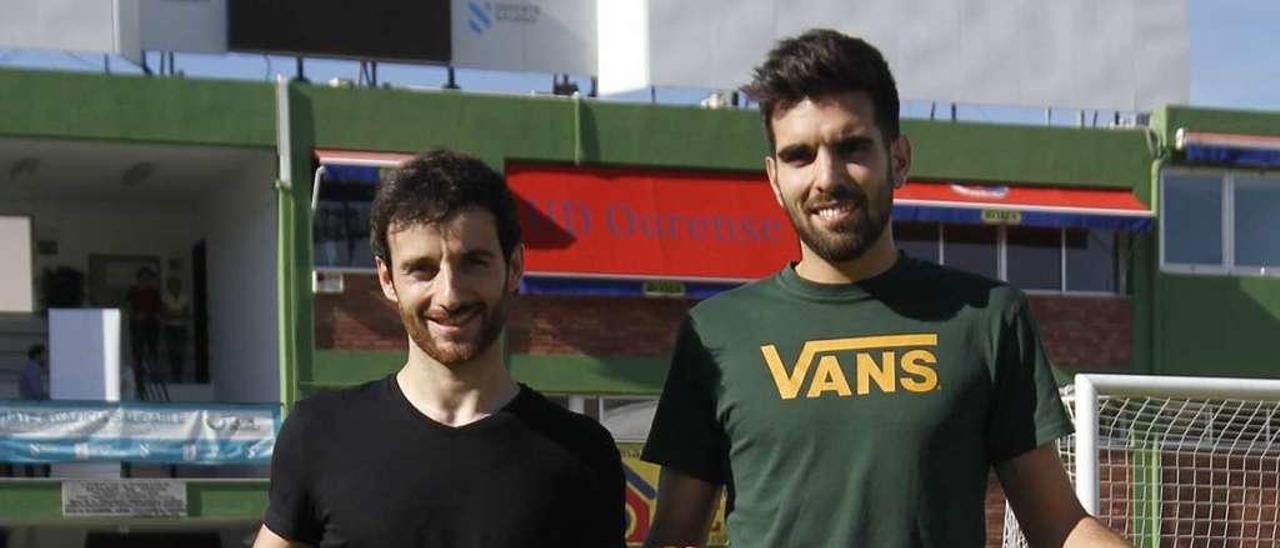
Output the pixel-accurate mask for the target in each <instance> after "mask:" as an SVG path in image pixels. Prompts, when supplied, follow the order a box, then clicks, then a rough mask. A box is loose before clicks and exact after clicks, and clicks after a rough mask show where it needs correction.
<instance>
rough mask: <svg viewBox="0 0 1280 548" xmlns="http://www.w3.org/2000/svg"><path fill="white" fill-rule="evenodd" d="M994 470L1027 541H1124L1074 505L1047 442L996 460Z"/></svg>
mask: <svg viewBox="0 0 1280 548" xmlns="http://www.w3.org/2000/svg"><path fill="white" fill-rule="evenodd" d="M996 475H997V476H999V477H1000V485H1001V486H1003V487H1004V492H1005V496H1006V497H1008V499H1009V506H1011V507H1012V508H1013V513H1014V514H1015V515H1016V516H1017V517H1018V524H1019V525H1021V526H1022V532H1023V534H1025V535H1026V537H1027V541H1028V542H1029V543H1030V544H1031V546H1036V547H1058V546H1065V547H1085V546H1090V547H1092V546H1101V547H1107V546H1123V547H1128V546H1130V544H1129V543H1128V542H1125V541H1124V539H1122V538H1120V536H1119V535H1116V534H1115V533H1113V532H1111V530H1110V529H1107V527H1106V526H1105V525H1102V523H1101V522H1099V521H1098V520H1096V519H1094V518H1093V517H1092V516H1090V515H1089V514H1088V513H1086V512H1085V511H1084V508H1083V507H1081V506H1080V501H1079V500H1078V499H1076V494H1075V491H1074V490H1073V489H1072V488H1071V482H1070V480H1069V479H1067V473H1066V471H1064V470H1063V469H1062V461H1061V460H1059V459H1058V453H1057V451H1055V450H1054V447H1053V444H1052V443H1048V444H1045V445H1041V446H1040V447H1038V448H1036V449H1032V450H1031V451H1028V452H1026V453H1023V454H1022V455H1019V456H1017V457H1014V458H1012V459H1009V460H1007V461H1004V462H1002V463H1000V464H998V465H996Z"/></svg>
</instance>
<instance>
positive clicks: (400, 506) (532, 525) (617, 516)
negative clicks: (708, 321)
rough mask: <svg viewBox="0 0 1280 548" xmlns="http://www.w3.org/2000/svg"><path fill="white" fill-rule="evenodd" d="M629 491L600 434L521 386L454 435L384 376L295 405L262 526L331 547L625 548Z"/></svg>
mask: <svg viewBox="0 0 1280 548" xmlns="http://www.w3.org/2000/svg"><path fill="white" fill-rule="evenodd" d="M624 482H625V480H624V479H623V475H622V462H621V458H620V457H619V454H618V449H617V446H616V445H614V443H613V440H612V438H611V437H610V435H609V433H608V431H606V430H605V429H604V428H603V427H601V426H600V425H599V424H597V423H596V422H595V421H593V420H592V419H590V418H588V417H585V416H582V415H578V414H575V413H572V412H569V411H567V410H565V409H563V408H561V407H559V406H557V405H556V404H554V403H552V402H550V401H548V400H547V399H546V398H545V397H543V396H542V395H541V394H539V393H537V392H535V391H534V390H533V389H531V388H529V387H527V386H523V385H521V387H520V392H519V393H518V394H517V395H516V397H515V398H514V399H512V401H511V402H510V403H508V404H507V405H506V406H505V407H503V408H502V409H501V410H499V411H498V412H496V413H494V414H492V415H490V416H488V417H486V418H484V419H481V420H479V421H477V422H474V423H471V424H468V425H465V426H462V427H458V428H454V427H449V426H445V425H442V424H440V423H437V422H435V421H432V420H431V419H430V418H428V417H426V416H425V415H423V414H422V413H420V412H419V411H417V410H416V409H414V407H413V406H412V405H411V404H410V403H409V400H407V399H406V398H405V397H404V395H403V394H402V393H401V391H400V387H399V384H398V383H397V382H396V378H395V376H394V375H391V376H388V377H387V378H385V379H382V380H378V381H374V382H370V383H367V384H364V385H362V386H358V387H354V388H349V389H345V390H339V391H334V392H329V393H324V394H320V395H317V396H315V397H312V398H309V399H307V400H305V401H303V402H301V403H299V404H298V406H297V407H296V408H295V409H294V411H293V413H291V414H290V415H289V419H288V420H287V421H285V424H284V427H283V428H282V429H281V430H280V435H279V437H278V439H277V441H276V446H275V454H274V456H273V459H272V466H271V503H270V507H269V508H268V509H267V515H266V521H265V524H266V526H267V528H269V529H271V530H272V531H273V532H275V533H276V534H278V535H280V536H282V537H284V538H286V539H289V540H290V541H293V542H302V543H308V544H313V545H318V546H325V547H328V546H373V547H380V548H381V547H417V546H431V547H508V546H511V547H515V546H521V547H523V546H590V547H596V546H621V545H622V538H623V535H624V529H625V527H626V524H625V520H626V517H625V513H624V512H625V510H624V506H623V505H624V496H625V495H624V489H625V483H624Z"/></svg>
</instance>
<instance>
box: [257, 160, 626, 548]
mask: <svg viewBox="0 0 1280 548" xmlns="http://www.w3.org/2000/svg"><path fill="white" fill-rule="evenodd" d="M371 225H372V227H371V238H370V240H371V244H372V248H373V252H374V255H375V259H376V263H377V269H378V281H379V282H380V284H381V286H382V291H383V294H384V295H385V296H386V298H387V299H389V300H390V301H391V302H392V303H394V304H395V305H396V309H397V310H398V312H399V315H400V319H401V322H402V323H403V325H404V328H405V331H406V332H407V333H408V348H409V351H408V360H407V362H406V363H405V365H404V367H403V368H402V369H400V371H399V372H398V373H396V374H394V375H391V376H388V377H386V378H383V379H380V380H377V381H373V382H370V383H367V384H364V385H362V386H358V387H355V388H350V389H346V390H339V391H334V392H329V393H324V394H321V395H318V396H316V397H313V398H310V399H307V400H305V401H303V402H301V403H299V404H298V405H297V407H296V408H295V409H294V410H293V413H292V414H291V415H290V416H289V419H288V420H287V421H286V422H285V424H284V427H283V428H282V429H281V431H280V435H279V438H278V440H277V442H276V446H275V454H274V457H273V460H272V468H271V500H270V506H269V507H268V509H267V515H266V519H265V520H264V523H263V528H262V530H261V531H260V532H259V535H258V539H257V542H256V543H255V544H254V546H255V547H257V548H282V547H287V546H293V545H299V544H310V545H318V546H375V547H393V546H394V547H417V546H431V547H496V548H501V547H517V546H521V547H523V546H582V547H598V546H621V545H622V538H623V534H624V529H625V514H624V509H623V504H624V480H623V475H622V465H621V458H620V457H619V454H618V450H617V447H616V446H615V445H614V443H613V440H612V438H611V437H610V435H609V433H608V432H607V431H606V430H604V428H602V427H601V426H600V425H598V424H596V423H595V422H594V421H593V420H591V419H590V418H587V417H585V416H581V415H577V414H574V413H571V412H569V411H567V410H564V409H563V408H561V407H559V406H557V405H555V404H554V403H551V402H550V401H548V400H547V399H546V398H545V397H543V396H542V395H541V394H538V393H537V392H535V391H534V390H533V389H531V388H529V387H527V386H523V385H520V384H517V383H516V382H515V381H514V380H513V379H512V378H511V375H510V373H509V372H508V370H507V368H506V367H505V364H504V363H503V351H502V345H501V344H499V335H500V334H501V332H502V328H503V325H504V324H505V323H506V318H507V312H508V310H509V308H510V304H511V300H512V298H513V297H514V295H515V292H516V287H517V284H518V283H519V281H520V276H521V274H522V272H523V266H524V255H523V247H522V245H521V243H520V227H519V224H518V223H517V220H516V210H515V200H514V198H513V197H512V195H511V192H510V190H509V189H508V188H507V187H506V184H505V182H504V181H503V179H502V176H501V175H499V174H497V173H495V172H494V171H493V170H491V169H489V168H488V167H487V166H485V165H484V164H483V163H482V162H480V161H479V160H476V159H474V158H471V157H468V156H464V155H461V154H457V153H453V152H448V151H442V150H437V151H432V152H429V153H426V154H424V155H422V156H419V157H417V158H414V159H413V160H412V161H410V162H408V163H407V164H405V165H404V166H402V167H401V168H400V169H398V170H396V171H395V172H394V173H393V174H392V175H391V176H390V177H388V178H387V179H386V180H385V181H383V183H382V184H381V186H380V187H379V188H378V192H377V195H376V197H375V198H374V201H373V207H372V214H371Z"/></svg>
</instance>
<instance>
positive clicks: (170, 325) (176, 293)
mask: <svg viewBox="0 0 1280 548" xmlns="http://www.w3.org/2000/svg"><path fill="white" fill-rule="evenodd" d="M165 287H166V289H167V290H166V291H165V292H164V295H163V296H161V298H160V303H161V305H162V308H163V311H164V318H163V320H164V348H165V357H167V358H168V360H169V372H170V375H171V376H170V377H169V380H170V382H182V362H183V359H184V358H185V357H186V356H185V355H186V349H187V316H188V315H189V314H190V311H189V310H188V306H187V296H186V294H185V293H183V291H182V279H181V278H179V277H177V276H175V275H172V274H170V275H169V278H168V279H167V280H165Z"/></svg>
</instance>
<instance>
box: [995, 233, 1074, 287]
mask: <svg viewBox="0 0 1280 548" xmlns="http://www.w3.org/2000/svg"><path fill="white" fill-rule="evenodd" d="M1005 242H1006V243H1005V245H1006V248H1005V253H1006V255H1005V257H1006V260H1005V264H1006V265H1007V266H1006V267H1005V274H1006V276H1005V278H1006V279H1008V281H1009V283H1011V284H1013V285H1015V286H1017V287H1020V288H1022V289H1033V290H1034V289H1039V290H1044V291H1061V290H1062V229H1060V228H1039V227H1017V226H1011V227H1007V228H1006V229H1005Z"/></svg>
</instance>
